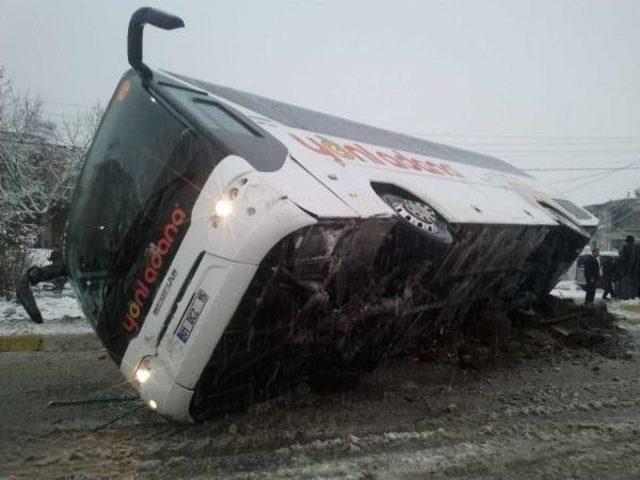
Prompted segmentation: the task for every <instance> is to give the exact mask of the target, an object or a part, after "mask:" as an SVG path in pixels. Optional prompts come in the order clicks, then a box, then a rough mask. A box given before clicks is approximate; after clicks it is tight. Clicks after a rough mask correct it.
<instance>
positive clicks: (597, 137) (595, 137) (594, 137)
mask: <svg viewBox="0 0 640 480" xmlns="http://www.w3.org/2000/svg"><path fill="white" fill-rule="evenodd" d="M405 133H406V135H413V136H420V137H453V138H518V139H541V140H551V139H559V140H567V139H571V140H629V139H635V140H640V135H626V136H625V135H618V136H605V135H583V136H570V135H488V134H468V133H423V132H405Z"/></svg>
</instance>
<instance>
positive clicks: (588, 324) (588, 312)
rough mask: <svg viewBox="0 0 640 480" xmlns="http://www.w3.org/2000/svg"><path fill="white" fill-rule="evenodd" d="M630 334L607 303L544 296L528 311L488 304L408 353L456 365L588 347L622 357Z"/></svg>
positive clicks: (476, 365) (575, 351) (475, 365)
mask: <svg viewBox="0 0 640 480" xmlns="http://www.w3.org/2000/svg"><path fill="white" fill-rule="evenodd" d="M627 344H628V338H627V335H626V334H625V333H624V331H623V330H622V329H621V328H619V327H618V326H617V325H616V318H615V317H614V316H613V315H611V314H610V313H608V312H607V309H606V307H605V306H601V307H598V306H596V307H590V306H584V305H575V304H574V303H573V302H572V301H570V300H562V299H558V298H555V297H552V296H547V297H544V298H541V299H539V300H536V301H535V302H532V303H531V305H530V306H529V308H527V309H518V310H513V311H507V309H505V308H502V307H500V306H496V307H495V308H488V309H486V310H485V311H483V312H482V313H481V314H480V315H479V316H478V317H477V318H475V319H474V320H473V321H472V322H469V323H468V324H466V325H465V326H464V327H463V328H462V329H460V330H458V331H454V332H443V333H441V334H440V335H437V336H434V337H433V338H430V339H428V340H427V341H426V342H425V343H424V344H422V345H420V346H419V347H418V348H416V349H414V350H412V351H411V352H410V357H411V358H412V359H414V360H417V361H437V362H447V363H449V362H451V363H458V364H459V365H460V366H461V367H463V368H480V367H482V366H483V365H485V364H489V363H495V362H501V363H506V362H509V361H513V360H515V361H517V360H518V359H522V358H534V357H536V356H541V355H544V354H545V353H548V352H551V351H560V350H567V351H568V352H567V353H568V354H571V353H573V354H576V355H579V354H580V351H585V350H586V351H591V352H595V353H598V354H600V355H602V356H604V357H607V358H625V357H626V356H627V355H628V354H627V350H628V345H627Z"/></svg>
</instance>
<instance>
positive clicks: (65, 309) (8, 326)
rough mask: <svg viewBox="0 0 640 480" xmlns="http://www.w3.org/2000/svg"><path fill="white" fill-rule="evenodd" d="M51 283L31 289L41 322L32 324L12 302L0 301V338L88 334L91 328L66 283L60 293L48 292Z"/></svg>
mask: <svg viewBox="0 0 640 480" xmlns="http://www.w3.org/2000/svg"><path fill="white" fill-rule="evenodd" d="M52 287H53V286H52V285H51V284H47V283H43V284H42V286H41V288H39V289H35V288H34V295H35V297H36V302H37V303H38V307H39V308H40V311H41V312H42V317H43V319H44V323H42V324H40V325H38V324H37V323H34V322H32V321H31V320H30V319H29V316H28V315H27V312H26V311H25V310H24V308H22V306H21V305H20V304H19V303H18V302H17V301H16V300H15V298H14V299H12V300H7V299H4V298H2V299H0V335H2V336H6V335H25V334H30V335H33V334H46V335H50V334H58V333H64V334H69V333H89V332H91V331H92V329H91V326H90V325H89V323H88V322H87V321H86V320H85V318H84V315H83V314H82V311H81V310H80V305H78V302H77V301H76V298H75V294H74V292H73V290H71V288H70V287H69V284H68V283H67V284H65V286H64V289H63V290H62V292H54V291H52V290H51V288H52Z"/></svg>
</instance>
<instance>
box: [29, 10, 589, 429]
mask: <svg viewBox="0 0 640 480" xmlns="http://www.w3.org/2000/svg"><path fill="white" fill-rule="evenodd" d="M146 23H149V24H151V25H155V26H157V27H160V28H163V29H173V28H178V27H181V26H183V23H182V21H181V20H180V19H179V18H178V17H175V16H172V15H168V14H165V13H163V12H160V11H157V10H154V9H149V8H144V9H141V10H139V11H137V12H136V13H135V14H134V15H133V17H132V18H131V22H130V25H129V44H128V47H129V62H130V64H131V66H132V69H131V70H129V71H128V72H126V73H125V74H124V76H123V77H122V79H121V80H120V83H119V84H118V86H117V88H116V90H115V93H114V95H113V98H112V99H111V102H110V104H109V107H108V109H107V111H106V113H105V115H104V118H103V120H102V123H101V126H100V128H99V130H98V132H97V133H96V136H95V138H94V140H93V143H92V145H91V148H90V150H89V152H88V154H87V157H86V161H85V164H84V167H83V170H82V173H81V175H80V178H79V181H78V185H77V189H76V193H75V199H74V201H73V205H72V208H71V213H70V217H69V223H68V227H67V235H66V243H65V257H64V258H65V265H64V266H60V267H53V268H51V269H46V268H45V269H32V270H30V272H29V274H28V276H26V277H25V278H24V279H23V282H22V284H21V287H20V289H19V297H20V299H21V300H22V302H23V304H24V305H25V308H27V310H28V311H29V313H30V315H31V316H32V318H33V319H34V320H36V321H42V319H41V316H40V315H39V312H38V310H37V307H36V305H35V303H34V301H33V296H32V295H31V293H30V290H29V288H28V287H29V284H34V283H37V282H39V281H42V280H44V279H46V278H50V277H52V276H58V275H60V274H66V275H68V276H69V279H70V282H71V284H72V285H73V288H74V289H75V291H76V293H77V297H78V299H79V301H80V303H81V305H82V309H83V311H84V313H85V315H86V317H87V319H88V320H89V321H90V322H91V323H92V325H93V326H94V328H95V330H96V332H97V334H98V335H99V337H100V339H101V340H102V342H103V343H104V345H105V347H106V348H107V349H108V351H109V353H110V354H111V356H112V358H113V359H114V360H115V361H116V362H117V363H118V364H119V365H120V368H121V370H122V372H123V374H124V375H125V376H126V378H128V379H130V380H131V381H132V382H133V383H134V384H135V385H136V386H137V388H138V389H139V392H140V395H141V396H142V398H143V399H144V400H145V401H146V402H147V404H148V405H149V406H150V407H151V408H153V409H155V410H157V411H158V412H160V413H162V414H163V415H166V416H168V417H171V418H174V419H178V420H191V419H199V418H202V417H204V416H205V415H207V414H210V413H211V412H216V411H223V410H226V409H229V408H234V407H237V406H239V405H245V404H247V403H248V402H252V401H257V400H259V399H262V398H265V397H267V396H269V395H273V394H276V393H277V392H278V391H280V390H281V389H282V388H286V387H287V385H290V384H292V383H295V382H298V381H300V379H305V381H308V382H310V383H311V384H314V382H321V381H322V380H323V379H324V380H326V379H329V378H337V377H338V376H339V375H341V374H344V373H345V372H346V373H348V374H353V375H357V374H358V372H361V371H363V370H365V369H370V368H372V367H373V366H375V365H376V364H377V363H379V362H380V360H381V359H383V358H386V357H388V356H390V355H393V354H395V353H397V352H401V351H402V350H403V349H404V348H406V346H407V345H409V344H410V343H411V342H415V341H418V340H420V339H424V338H425V337H426V336H427V335H429V333H430V332H433V331H435V330H436V329H439V330H441V329H444V328H456V326H458V325H459V324H460V322H462V321H464V319H465V318H468V317H469V316H470V315H471V316H472V315H473V314H474V312H477V311H479V310H480V309H482V308H483V307H484V306H486V305H487V304H488V303H489V302H492V301H495V300H496V299H498V300H501V301H504V302H509V301H511V300H513V299H515V298H518V297H519V296H522V295H523V294H525V293H527V292H533V293H535V294H546V293H547V292H548V291H549V290H550V289H551V288H552V286H553V285H554V284H555V282H556V281H557V280H558V278H559V276H560V275H561V274H562V272H563V271H564V270H565V269H566V268H567V267H568V266H569V265H570V264H571V263H572V262H573V261H574V260H575V258H576V256H577V255H578V254H579V253H580V251H581V250H582V248H583V247H584V245H585V244H586V243H587V242H588V240H589V235H590V233H591V232H593V230H594V229H595V227H596V225H597V220H596V219H595V218H594V217H593V216H592V215H590V214H589V213H588V212H587V211H585V210H583V209H582V208H580V207H577V206H576V205H574V204H572V203H571V202H569V201H568V200H566V199H563V198H559V197H558V196H555V195H549V194H547V193H545V191H544V189H543V188H541V187H540V185H539V184H537V183H536V181H535V180H534V179H533V178H531V177H530V176H528V175H527V174H525V173H524V172H522V171H521V170H519V169H517V168H515V167H513V166H511V165H509V164H507V163H505V162H503V161H500V160H498V159H496V158H492V157H488V156H485V155H480V154H476V153H472V152H469V151H464V150H460V149H457V148H452V147H448V146H445V145H441V144H436V143H431V142H428V141H425V140H422V139H417V138H412V137H409V136H406V135H402V134H397V133H393V132H390V131H386V130H383V129H379V128H373V127H369V126H366V125H362V124H360V123H356V122H352V121H348V120H344V119H341V118H337V117H333V116H330V115H326V114H321V113H317V112H313V111H310V110H306V109H303V108H299V107H295V106H292V105H287V104H284V103H281V102H277V101H273V100H270V99H267V98H263V97H259V96H256V95H252V94H249V93H245V92H241V91H237V90H234V89H231V88H227V87H221V86H217V85H213V84H209V83H206V82H202V81H199V80H194V79H191V78H187V77H185V76H182V75H178V74H174V73H168V72H165V71H159V70H152V69H151V68H149V67H148V66H147V65H145V64H144V63H143V62H142V30H143V27H144V25H145V24H146Z"/></svg>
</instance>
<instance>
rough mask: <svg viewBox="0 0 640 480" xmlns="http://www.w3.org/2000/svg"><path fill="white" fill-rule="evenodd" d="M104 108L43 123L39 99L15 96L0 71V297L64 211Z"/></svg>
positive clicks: (4, 72)
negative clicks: (48, 226) (42, 233)
mask: <svg viewBox="0 0 640 480" xmlns="http://www.w3.org/2000/svg"><path fill="white" fill-rule="evenodd" d="M102 113H103V108H102V107H101V106H100V105H99V104H96V105H94V106H93V107H91V108H89V109H87V110H86V111H83V112H81V113H78V114H77V115H76V116H74V117H72V118H66V119H65V120H64V121H63V122H61V123H59V124H54V123H52V122H46V121H45V119H44V118H43V113H42V101H41V100H40V98H38V97H35V96H32V95H29V94H19V93H17V92H16V91H15V89H14V88H13V85H12V82H11V79H9V78H7V75H6V70H5V69H4V68H2V67H0V292H3V291H5V292H6V291H7V290H10V289H12V288H13V282H14V280H15V276H16V274H17V273H18V274H19V273H20V272H19V271H17V272H16V270H19V269H20V268H21V266H22V265H21V264H22V263H23V262H24V259H25V251H26V249H27V248H29V247H30V246H32V245H33V243H34V242H35V240H36V238H37V233H38V230H39V228H40V226H41V225H43V224H45V223H47V222H48V221H49V220H50V218H51V216H52V215H53V214H55V213H56V212H57V211H60V210H62V209H64V208H65V207H66V206H68V204H69V202H70V200H71V197H72V193H73V187H74V186H75V182H76V179H77V176H78V173H79V171H80V165H81V162H82V158H83V157H84V155H85V153H86V151H87V148H88V147H89V144H90V142H91V139H92V138H93V134H94V133H95V130H96V128H97V125H98V123H99V120H100V118H101V116H102Z"/></svg>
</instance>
